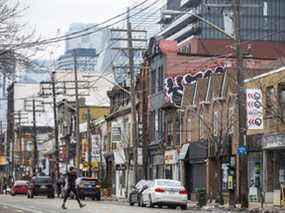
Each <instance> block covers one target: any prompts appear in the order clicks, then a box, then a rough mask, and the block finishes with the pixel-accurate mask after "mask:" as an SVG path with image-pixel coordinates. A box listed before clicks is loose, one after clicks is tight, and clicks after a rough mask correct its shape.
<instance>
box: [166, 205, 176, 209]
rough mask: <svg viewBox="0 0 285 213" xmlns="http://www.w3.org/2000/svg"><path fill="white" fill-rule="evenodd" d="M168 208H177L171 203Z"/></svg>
mask: <svg viewBox="0 0 285 213" xmlns="http://www.w3.org/2000/svg"><path fill="white" fill-rule="evenodd" d="M168 208H170V209H176V206H174V205H170V206H168Z"/></svg>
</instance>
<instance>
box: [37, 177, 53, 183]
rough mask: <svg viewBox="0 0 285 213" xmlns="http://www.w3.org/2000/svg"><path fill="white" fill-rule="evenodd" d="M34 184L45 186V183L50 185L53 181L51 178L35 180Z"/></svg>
mask: <svg viewBox="0 0 285 213" xmlns="http://www.w3.org/2000/svg"><path fill="white" fill-rule="evenodd" d="M34 182H35V183H39V184H43V183H50V182H51V180H50V178H35V179H34Z"/></svg>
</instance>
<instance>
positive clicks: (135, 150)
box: [127, 8, 138, 183]
mask: <svg viewBox="0 0 285 213" xmlns="http://www.w3.org/2000/svg"><path fill="white" fill-rule="evenodd" d="M127 20H128V22H127V28H128V55H129V70H130V77H131V114H132V115H131V117H132V120H131V127H132V145H133V156H134V157H133V160H134V180H135V183H136V182H137V176H138V174H137V173H138V170H137V167H138V156H137V155H138V146H137V145H138V144H137V118H136V94H135V70H134V52H133V41H132V24H131V22H130V11H129V8H128V19H127Z"/></svg>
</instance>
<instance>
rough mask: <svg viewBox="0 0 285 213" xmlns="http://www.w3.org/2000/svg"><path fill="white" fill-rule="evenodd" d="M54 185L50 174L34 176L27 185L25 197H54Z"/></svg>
mask: <svg viewBox="0 0 285 213" xmlns="http://www.w3.org/2000/svg"><path fill="white" fill-rule="evenodd" d="M54 192H55V189H54V186H53V183H52V179H51V177H50V176H34V177H32V180H31V182H30V183H29V185H28V192H27V197H28V198H33V197H34V196H47V197H48V198H54Z"/></svg>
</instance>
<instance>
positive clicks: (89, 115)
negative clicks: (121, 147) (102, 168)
mask: <svg viewBox="0 0 285 213" xmlns="http://www.w3.org/2000/svg"><path fill="white" fill-rule="evenodd" d="M90 123H91V114H90V107H87V141H88V168H89V174H88V175H89V176H90V177H91V176H92V168H91V166H92V162H91V161H92V141H91V125H90Z"/></svg>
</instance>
